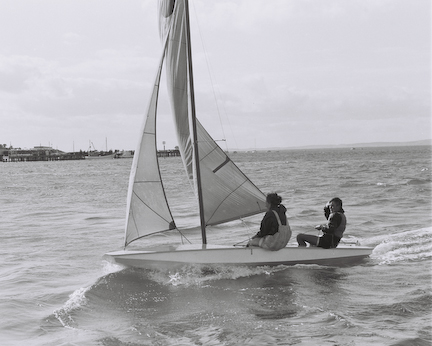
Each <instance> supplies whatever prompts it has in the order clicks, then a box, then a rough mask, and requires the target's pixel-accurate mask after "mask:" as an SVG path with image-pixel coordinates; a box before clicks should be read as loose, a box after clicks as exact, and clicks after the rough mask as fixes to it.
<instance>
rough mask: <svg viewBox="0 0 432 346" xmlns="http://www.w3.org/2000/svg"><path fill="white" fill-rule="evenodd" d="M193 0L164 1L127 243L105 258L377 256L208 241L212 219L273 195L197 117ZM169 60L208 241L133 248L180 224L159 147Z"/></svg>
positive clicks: (260, 260)
mask: <svg viewBox="0 0 432 346" xmlns="http://www.w3.org/2000/svg"><path fill="white" fill-rule="evenodd" d="M188 6H189V5H188V0H160V1H159V23H160V34H161V38H162V42H163V49H162V54H161V58H160V62H159V66H158V69H157V73H156V78H155V82H154V86H153V91H152V94H151V97H150V102H149V106H148V109H147V115H146V117H145V121H144V123H143V127H142V132H141V134H142V136H141V139H140V141H139V144H138V147H137V149H136V151H135V155H134V159H133V163H132V168H131V174H130V179H129V190H128V197H127V213H126V214H127V216H126V230H125V238H124V249H123V250H119V251H113V252H109V253H106V254H105V256H104V258H105V259H107V260H109V261H112V262H115V263H118V264H121V265H126V266H133V267H141V268H161V267H168V268H175V267H178V266H183V265H187V264H202V265H235V266H238V265H247V266H259V265H281V264H284V265H293V264H302V263H305V264H308V263H312V264H324V265H331V264H339V265H340V264H342V265H345V264H349V263H353V262H355V261H358V260H361V259H364V258H365V257H367V256H369V255H370V254H371V252H372V248H370V247H360V246H339V247H338V248H336V249H322V248H317V247H311V248H309V247H308V248H299V247H294V246H287V247H285V248H283V249H281V250H278V251H269V250H265V249H262V248H258V247H246V246H243V247H236V246H234V245H231V246H225V245H211V244H207V229H208V228H209V226H214V225H218V224H222V223H226V222H229V221H233V220H237V219H242V218H244V217H247V216H252V215H256V214H258V213H263V212H265V211H266V204H265V200H266V197H265V195H264V193H263V192H262V191H260V189H259V188H258V187H257V186H255V185H254V184H253V183H252V182H251V180H250V179H249V178H248V177H247V176H246V175H245V174H244V173H243V172H242V171H241V170H240V169H239V168H238V167H237V166H236V165H235V164H234V162H233V161H231V159H230V158H229V157H228V156H227V154H226V153H225V152H224V150H223V149H221V148H220V147H219V146H218V145H217V143H216V141H215V140H213V138H212V137H211V136H210V135H209V134H208V132H207V131H206V130H205V129H204V127H203V126H202V125H201V123H200V122H199V121H198V119H197V117H196V114H195V98H194V83H193V74H192V54H191V40H190V27H189V10H188ZM164 62H165V66H166V75H167V85H168V93H169V98H170V102H171V107H172V111H173V114H174V119H175V120H174V122H175V125H176V130H177V136H178V141H179V149H180V153H181V157H182V161H183V165H184V168H185V171H186V174H187V176H188V177H189V179H190V181H191V183H192V186H193V188H194V190H195V194H196V196H197V200H198V208H199V218H200V230H201V238H202V241H201V243H200V244H170V245H167V246H162V247H161V246H158V247H154V248H151V247H149V248H145V249H143V250H128V249H127V246H128V245H129V244H131V243H132V242H134V241H136V240H138V239H141V238H144V237H147V236H149V235H152V234H155V233H159V232H167V231H170V230H176V229H177V227H176V224H175V221H174V219H173V216H172V213H171V210H170V207H169V205H168V201H167V197H166V194H165V190H164V185H163V182H162V178H161V173H160V170H159V164H158V157H157V148H156V115H157V106H158V95H159V85H160V79H161V73H162V67H163V65H164ZM148 238H150V237H148Z"/></svg>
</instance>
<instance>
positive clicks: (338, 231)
mask: <svg viewBox="0 0 432 346" xmlns="http://www.w3.org/2000/svg"><path fill="white" fill-rule="evenodd" d="M335 214H339V215H340V216H341V223H340V225H339V226H338V227H337V228H336V229H335V230H334V232H333V234H334V235H335V236H336V237H339V238H342V236H343V233H344V232H345V228H346V224H347V219H346V216H345V214H344V213H341V212H336V213H335Z"/></svg>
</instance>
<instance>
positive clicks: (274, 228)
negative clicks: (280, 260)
mask: <svg viewBox="0 0 432 346" xmlns="http://www.w3.org/2000/svg"><path fill="white" fill-rule="evenodd" d="M281 202H282V197H280V196H279V195H278V194H277V193H269V194H268V195H267V197H266V206H267V212H266V213H265V215H264V217H263V219H262V221H261V226H260V230H259V232H258V233H257V234H255V235H254V236H253V237H252V239H251V240H250V241H249V243H248V244H247V246H259V247H263V248H268V249H269V250H276V249H279V248H281V247H285V245H286V243H287V242H288V241H289V237H290V236H291V231H290V230H289V231H288V232H289V235H287V236H285V237H284V238H285V239H283V240H281V241H282V242H284V244H271V245H269V244H268V243H269V242H278V241H279V240H276V239H275V240H272V238H271V237H270V238H268V236H274V235H275V234H276V233H277V232H278V231H279V221H278V218H279V220H280V222H281V224H282V225H286V226H288V227H289V225H288V221H287V217H286V215H285V213H286V210H287V209H286V208H285V206H284V205H283V204H281ZM275 212H276V213H277V215H278V218H277V217H276V215H275ZM266 240H267V241H266Z"/></svg>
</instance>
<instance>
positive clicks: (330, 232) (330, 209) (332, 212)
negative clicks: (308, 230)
mask: <svg viewBox="0 0 432 346" xmlns="http://www.w3.org/2000/svg"><path fill="white" fill-rule="evenodd" d="M324 216H325V217H326V219H328V222H327V223H326V224H322V225H318V226H315V229H317V230H320V231H322V232H323V233H324V234H323V235H322V236H321V237H317V236H314V235H310V234H305V233H300V234H298V235H297V243H298V244H299V246H306V245H307V244H306V243H309V244H310V245H311V246H317V247H322V248H324V249H331V248H335V247H337V246H338V244H339V242H340V240H341V238H342V236H343V233H344V231H345V228H346V223H347V220H346V216H345V211H344V210H343V208H342V200H341V199H340V198H338V197H335V198H333V199H331V200H330V201H329V202H328V203H327V204H326V205H325V207H324Z"/></svg>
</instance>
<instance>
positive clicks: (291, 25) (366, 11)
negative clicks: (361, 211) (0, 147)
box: [0, 0, 432, 151]
mask: <svg viewBox="0 0 432 346" xmlns="http://www.w3.org/2000/svg"><path fill="white" fill-rule="evenodd" d="M431 14H432V13H431V2H430V0H271V1H269V0H217V1H208V0H190V17H191V31H192V33H191V35H192V51H193V64H194V84H195V92H196V96H195V98H196V102H197V105H196V108H197V117H198V118H199V120H200V121H201V123H202V124H203V125H204V126H205V127H206V129H207V130H208V132H209V133H210V135H212V137H213V138H215V139H216V140H221V142H220V144H221V146H222V147H223V148H224V149H225V148H226V149H232V148H237V149H249V148H257V149H259V148H285V147H296V146H307V145H338V144H350V143H365V142H405V141H416V140H423V139H430V138H431ZM0 32H1V33H2V34H1V35H0V144H6V145H7V146H10V145H12V146H13V147H15V148H17V147H21V148H32V147H34V146H39V145H42V146H52V147H54V148H57V149H60V150H63V151H73V150H75V151H78V150H80V149H81V150H87V149H88V147H89V143H90V142H91V143H92V144H93V146H94V147H95V148H96V149H98V150H105V149H108V150H109V149H113V150H114V149H118V150H133V149H135V147H136V145H137V142H138V138H139V136H140V133H139V132H140V129H141V123H142V121H143V117H144V114H145V111H146V108H147V103H148V99H149V97H150V93H151V90H152V84H153V81H154V77H155V74H156V68H157V65H158V60H159V57H160V55H161V52H162V50H161V49H162V47H161V43H160V39H159V33H158V23H157V1H156V0H147V1H146V0H61V1H59V0H38V1H35V0H2V1H0ZM164 83H165V77H164V76H163V77H162V87H161V96H160V106H159V110H160V114H159V115H158V117H159V119H160V123H159V125H158V137H157V144H158V147H159V149H162V148H164V147H165V148H166V149H171V148H174V147H175V146H176V145H177V139H176V136H175V134H174V130H173V128H172V125H171V113H170V106H169V105H168V104H167V102H168V101H167V99H165V97H166V91H165V89H166V85H165V84H164Z"/></svg>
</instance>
